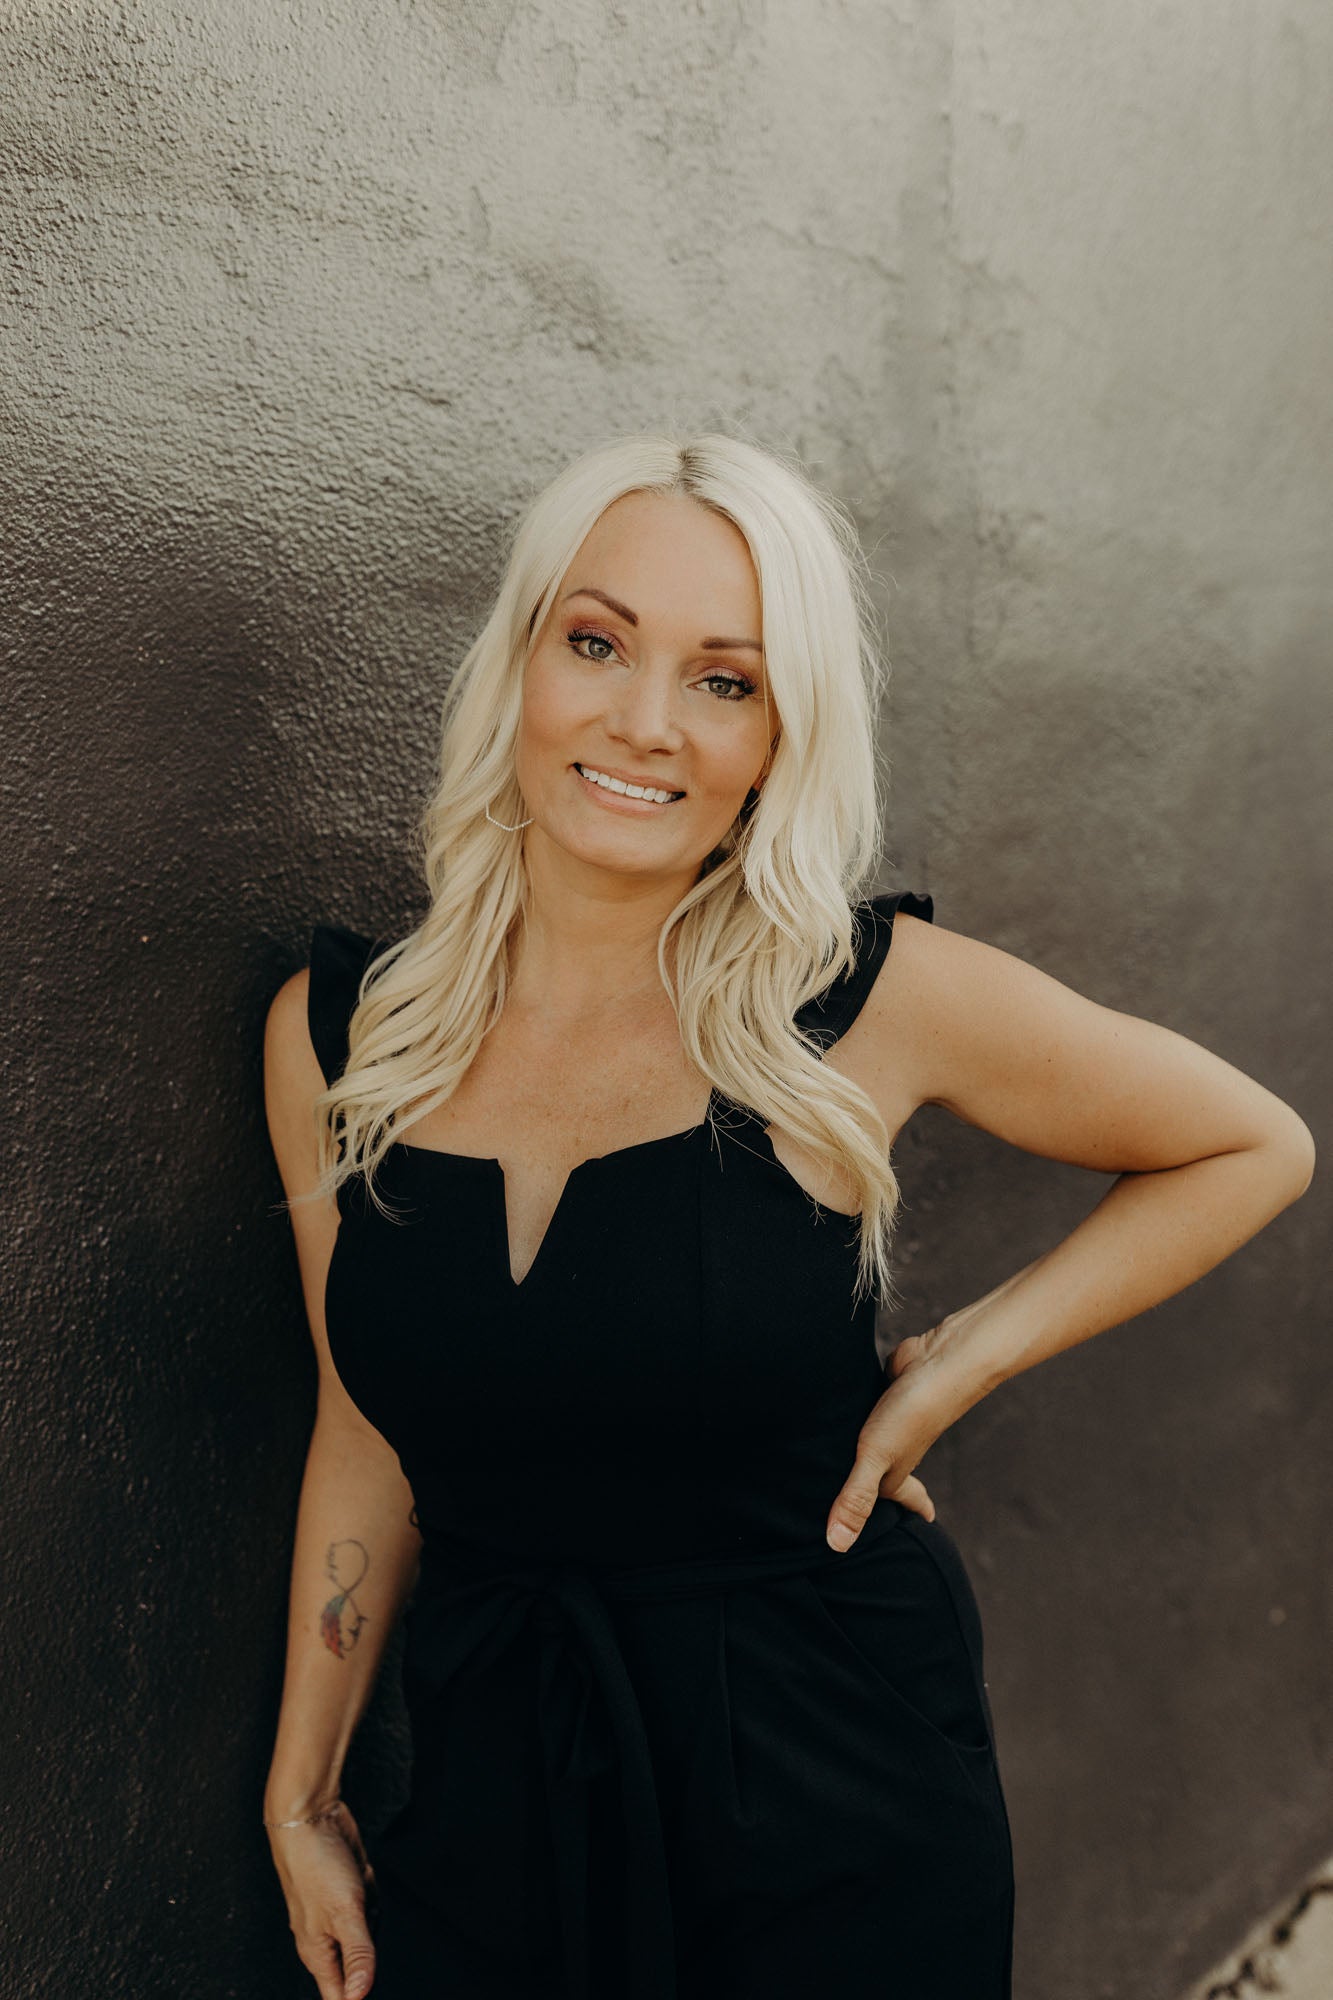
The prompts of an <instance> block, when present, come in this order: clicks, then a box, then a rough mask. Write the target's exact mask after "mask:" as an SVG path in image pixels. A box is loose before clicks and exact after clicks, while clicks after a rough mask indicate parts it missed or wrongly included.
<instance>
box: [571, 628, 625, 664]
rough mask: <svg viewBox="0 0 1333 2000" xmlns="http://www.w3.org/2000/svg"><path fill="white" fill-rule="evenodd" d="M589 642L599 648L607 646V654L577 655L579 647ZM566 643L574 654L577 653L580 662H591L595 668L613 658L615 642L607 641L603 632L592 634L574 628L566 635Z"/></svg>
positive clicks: (591, 632) (592, 632)
mask: <svg viewBox="0 0 1333 2000" xmlns="http://www.w3.org/2000/svg"><path fill="white" fill-rule="evenodd" d="M590 641H595V642H596V644H597V645H599V646H609V647H610V649H611V650H610V652H609V653H579V647H580V646H582V645H585V644H587V643H588V642H590ZM566 643H567V644H568V645H570V646H572V647H573V649H574V651H575V652H576V653H579V658H580V659H581V660H591V661H592V662H593V663H594V665H597V666H600V665H601V664H602V663H603V662H604V661H606V660H609V659H614V658H615V652H616V645H615V640H614V639H608V638H607V636H606V634H605V632H594V631H591V630H584V629H583V628H581V627H576V628H575V630H574V631H572V632H570V633H569V634H567V637H566Z"/></svg>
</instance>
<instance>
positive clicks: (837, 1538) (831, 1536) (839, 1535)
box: [827, 1521, 856, 1555]
mask: <svg viewBox="0 0 1333 2000" xmlns="http://www.w3.org/2000/svg"><path fill="white" fill-rule="evenodd" d="M827 1540H828V1545H829V1547H830V1548H831V1549H836V1550H837V1552H838V1554H839V1555H845V1554H846V1552H847V1550H848V1549H849V1548H850V1547H851V1546H852V1543H853V1542H854V1541H855V1540H856V1536H855V1534H854V1533H853V1531H852V1530H851V1529H850V1528H849V1527H848V1526H847V1523H846V1522H845V1521H835V1522H834V1523H833V1526H832V1527H831V1528H830V1529H829V1531H828V1536H827Z"/></svg>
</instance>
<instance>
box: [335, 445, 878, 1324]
mask: <svg viewBox="0 0 1333 2000" xmlns="http://www.w3.org/2000/svg"><path fill="white" fill-rule="evenodd" d="M632 492H652V493H670V494H688V495H689V496H691V497H692V498H693V499H695V500H697V501H699V502H700V503H701V504H702V505H704V506H706V507H711V508H714V509H715V510H716V511H717V512H718V513H719V514H721V515H723V516H725V517H726V518H727V519H728V520H729V521H731V522H732V523H734V525H735V526H736V527H737V528H739V530H740V532H741V533H742V534H743V535H744V537H745V540H746V542H747V544H748V546H749V550H750V554H751V556H752V558H753V561H754V566H755V570H756V572H757V575H758V580H759V589H760V596H761V603H762V611H763V626H762V638H763V643H764V657H765V663H766V671H767V680H768V686H769V689H770V691H771V697H772V701H773V704H774V706H775V707H776V710H777V717H778V725H779V727H778V735H777V743H776V747H775V749H774V751H773V753H772V762H771V767H770V769H769V771H768V775H767V777H766V779H765V781H764V783H763V785H762V788H761V789H760V792H759V797H758V799H757V801H752V802H747V806H746V807H745V808H743V809H742V811H741V813H740V814H739V815H738V817H737V819H736V821H735V822H734V823H733V825H732V826H731V827H730V828H729V830H728V832H727V834H726V835H725V837H724V838H723V840H722V842H721V844H720V846H718V847H717V848H715V849H714V850H713V852H712V853H711V854H709V855H707V856H706V857H704V859H703V863H702V866H701V869H700V873H699V876H698V878H697V880H696V881H695V883H694V884H693V885H692V887H691V888H690V889H689V890H688V891H687V892H686V894H685V895H684V896H683V897H682V898H681V900H680V901H679V902H678V903H677V904H676V906H675V908H674V909H673V910H672V911H671V913H670V914H669V916H668V917H667V918H666V920H665V922H664V924H663V926H662V929H661V931H660V933H659V936H658V952H657V956H658V970H659V973H660V975H661V978H662V982H663V985H664V987H665V988H666V990H667V992H668V994H669V995H670V996H671V999H672V1004H673V1006H674V1008H675V1012H676V1017H677V1020H678V1022H679V1025H680V1035H681V1041H682V1044H683V1046H684V1049H685V1051H686V1053H687V1055H688V1056H689V1058H690V1060H691V1061H692V1062H693V1063H694V1064H695V1065H696V1066H697V1067H698V1069H699V1070H700V1071H702V1072H703V1074H704V1076H706V1077H707V1078H708V1079H709V1080H710V1081H711V1082H712V1083H713V1084H714V1085H715V1086H716V1087H717V1088H718V1090H719V1091H720V1092H721V1093H722V1095H723V1096H724V1097H726V1098H729V1099H731V1100H732V1101H733V1102H736V1103H739V1104H742V1105H745V1106H747V1107H749V1108H750V1109H752V1110H754V1111H756V1112H759V1113H761V1114H762V1115H763V1118H764V1121H765V1122H766V1123H770V1124H773V1125H775V1126H777V1127H778V1128H780V1129H781V1130H782V1131H783V1132H786V1133H790V1134H791V1136H792V1137H793V1138H794V1139H795V1140H796V1141H798V1142H799V1144H801V1145H802V1146H804V1147H806V1148H808V1150H809V1151H810V1153H812V1154H813V1155H814V1156H815V1158H816V1159H818V1160H820V1161H821V1162H824V1163H826V1164H827V1165H829V1166H831V1167H833V1168H835V1169H840V1170H841V1171H842V1172H843V1173H844V1174H845V1175H846V1176H847V1177H848V1178H849V1180H850V1182H851V1185H852V1188H853V1189H854V1190H855V1192H856V1194H857V1196H858V1204H857V1205H858V1207H859V1210H860V1229H859V1236H860V1249H859V1255H858V1261H857V1274H856V1284H855V1294H854V1296H855V1298H856V1300H857V1301H859V1300H860V1299H861V1298H862V1297H863V1296H865V1295H866V1294H867V1293H868V1292H872V1291H873V1292H875V1293H877V1294H878V1295H879V1296H881V1297H884V1298H886V1299H890V1300H893V1302H894V1303H897V1301H896V1299H895V1298H894V1291H893V1283H892V1277H891V1273H890V1267H889V1248H890V1242H891V1236H892V1229H893V1223H894V1220H895V1216H896V1212H897V1209H898V1206H899V1190H898V1183H897V1179H896V1177H895V1175H894V1172H893V1168H892V1164H891V1162H890V1158H889V1138H888V1132H887V1128H886V1126H885V1123H884V1120H883V1119H882V1118H881V1116H880V1114H879V1112H878V1111H877V1110H876V1108H875V1106H874V1104H873V1103H872V1102H871V1100H870V1098H869V1097H868V1096H867V1095H866V1093H865V1092H864V1091H863V1090H861V1089H860V1088H858V1086H857V1085H855V1084H853V1083H851V1082H850V1081H848V1080H847V1079H846V1078H845V1077H842V1076H839V1075H838V1074H837V1073H836V1072H835V1071H834V1070H833V1069H831V1068H830V1067H828V1066H827V1065H825V1064H824V1063H822V1062H821V1060H820V1048H821V1044H820V1043H819V1042H818V1041H817V1040H816V1039H815V1038H814V1037H812V1036H809V1035H807V1034H805V1033H803V1032H802V1030H801V1029H800V1028H799V1027H798V1026H797V1025H796V1024H795V1022H794V1019H793V1017H794V1015H795V1014H796V1013H797V1011H798V1010H799V1009H800V1008H801V1007H802V1006H803V1005H804V1004H805V1003H806V1002H807V1001H809V1000H811V999H813V998H814V996H815V995H817V994H819V993H821V992H822V991H823V990H824V989H825V987H827V986H828V985H829V984H830V983H831V982H832V981H833V980H834V979H836V978H837V977H838V975H839V974H840V973H842V972H843V971H844V970H846V969H847V968H849V967H850V966H851V964H852V955H853V947H854V943H855V934H854V930H853V918H852V903H853V901H854V900H856V898H857V897H858V895H859V893H860V891H861V885H862V884H863V883H864V882H865V880H866V878H867V877H868V876H869V875H870V873H871V872H872V870H873V868H874V866H875V863H876V860H877V856H878V849H879V839H880V827H881V800H880V796H879V770H878V765H877V753H876V746H875V716H876V710H877V707H878V703H879V700H880V697H881V695H882V693H883V687H884V679H885V674H886V669H885V667H884V664H883V658H882V654H881V652H880V649H879V647H878V645H877V643H876V639H875V634H874V625H875V621H874V616H873V610H872V601H871V597H870V592H869V588H868V579H867V574H866V569H865V561H864V557H863V555H862V553H861V550H860V546H859V542H858V539H857V535H856V530H855V527H854V525H853V523H852V521H851V519H850V517H849V516H847V515H846V514H844V513H843V511H842V510H841V508H840V507H839V505H838V504H837V503H836V502H835V501H834V500H833V499H832V498H830V497H829V496H828V495H826V494H824V493H822V492H820V491H819V490H818V489H817V488H816V487H815V486H813V485H812V484H811V482H810V481H809V479H808V478H807V476H806V475H805V473H804V472H803V471H802V470H801V469H800V467H799V466H798V465H797V464H796V463H794V462H791V461H788V460H787V459H786V458H784V457H782V456H780V455H779V454H777V453H776V452H773V451H772V450H769V449H767V448H764V447H761V446H760V445H758V444H756V443H753V442H750V441H748V440H746V439H744V438H740V437H733V436H727V435H725V434H723V433H721V432H717V431H710V432H708V433H706V434H704V435H702V436H697V437H690V436H676V435H673V434H670V433H669V432H663V433H652V434H644V435H634V436H622V437H616V438H612V439H610V440H608V441H606V442H604V443H602V444H600V445H598V446H596V447H595V448H593V449H592V450H590V451H587V452H585V453H584V454H583V455H582V456H581V457H579V458H578V459H576V460H575V461H574V462H573V463H572V464H571V465H569V466H567V467H566V469H565V470H564V471H563V472H561V473H560V474H559V475H558V476H557V477H556V478H555V479H553V480H552V481H551V483H550V484H549V485H548V486H546V487H545V489H544V490H543V491H542V492H540V493H539V494H538V495H537V497H536V498H535V499H534V500H533V501H532V502H531V503H530V505H529V506H528V508H527V510H526V512H525V513H524V515H523V517H522V519H521V520H520V522H519V524H518V527H517V531H516V533H515V537H514V541H513V545H512V550H511V553H510V556H509V561H508V564H507V566H506V569H505V573H504V578H503V581H502V582H501V585H500V589H499V594H498V596H497V597H496V600H495V603H494V606H493V608H492V610H491V613H490V616H489V617H488V618H487V620H486V623H485V625H484V626H483V628H482V630H481V632H480V633H479V635H478V636H477V638H476V639H475V641H474V642H473V644H472V645H471V647H470V648H469V650H468V652H467V654H466V655H465V657H464V659H463V660H462V662H461V664H460V665H459V667H458V669H457V671H456V673H455V674H454V676H453V678H452V680H451V681H450V683H449V687H448V691H447V693H446V696H445V700H444V708H443V717H442V741H441V751H440V770H439V782H438V784H437V786H436V788H435V791H434V794H433V796H432V797H431V799H430V801H429V804H428V805H427V807H426V809H425V812H424V814H423V818H422V821H421V825H420V840H421V845H422V848H423V860H424V868H425V876H426V882H427V886H428V888H429V892H430V906H429V909H428V911H427V913H426V915H425V917H424V918H423V919H422V921H421V922H420V924H419V925H418V926H417V928H416V929H415V930H413V931H412V932H411V933H410V934H409V935H408V936H407V937H405V938H403V939H402V940H400V941H399V942H398V943H395V944H392V945H390V946H389V947H388V948H386V949H384V950H381V951H380V952H378V953H377V954H376V955H374V956H372V958H371V959H370V961H369V963H368V964H367V967H366V969H365V972H364V974H363V975H362V977H361V979H360V982H359V985H358V991H357V1004H356V1007H355V1010H354V1012H353V1014H352V1017H351V1021H350V1024H349V1050H348V1058H347V1062H346V1065H345V1067H344V1070H343V1073H342V1074H341V1076H339V1077H338V1078H337V1079H336V1081H335V1082H334V1083H333V1084H332V1085H331V1087H330V1088H329V1089H328V1090H326V1091H325V1092H324V1093H323V1094H322V1095H321V1096H320V1097H319V1098H318V1100H317V1102H316V1113H317V1117H318V1119H319V1127H320V1136H319V1169H320V1177H321V1178H320V1186H319V1188H318V1190H317V1191H316V1192H317V1193H323V1194H332V1193H333V1192H334V1190H335V1189H336V1188H337V1187H338V1186H339V1185H340V1184H341V1183H342V1181H344V1180H345V1179H347V1178H348V1177H349V1176H351V1175H353V1174H356V1173H361V1174H363V1175H364V1176H365V1180H366V1186H367V1191H368V1193H369V1195H370V1198H371V1199H372V1200H373V1201H374V1202H375V1204H376V1206H377V1207H378V1208H379V1209H380V1211H381V1212H382V1213H384V1214H385V1215H388V1214H389V1210H388V1209H387V1207H386V1205H385V1203H384V1201H383V1199H382V1197H381V1195H380V1194H379V1192H378V1190H377V1189H376V1188H375V1185H374V1174H375V1169H376V1167H377V1166H378V1164H379V1162H380V1160H381V1159H382V1158H383V1156H384V1154H385V1153H386V1151H387V1150H388V1149H389V1148H390V1147H391V1146H392V1145H393V1144H394V1142H395V1141H396V1140H398V1139H401V1138H402V1137H403V1136H404V1134H405V1133H406V1132H407V1131H408V1130H409V1129H410V1128H411V1126H412V1125H414V1124H415V1123H416V1122H417V1121H418V1120H419V1119H420V1118H423V1117H425V1116H426V1115H427V1114H428V1113H429V1112H430V1111H432V1110H434V1109H435V1108H436V1107H437V1106H439V1105H441V1104H443V1103H444V1102H445V1101H446V1099H447V1098H448V1097H449V1096H450V1095H451V1093H452V1092H453V1091H454V1089H455V1088H456V1086H457V1084H458V1082H459V1080H460V1078H461V1077H462V1076H463V1075H464V1073H465V1072H466V1070H467V1069H468V1066H469V1065H470V1063H471V1062H472V1060H473V1058H474V1056H475V1055H476V1054H477V1051H478V1049H479V1047H480V1045H481V1042H482V1039H483V1037H484V1036H485V1035H486V1033H487V1032H488V1030H489V1029H490V1028H491V1027H492V1026H493V1025H494V1024H495V1022H496V1020H497V1019H498V1018H499V1015H500V1012H501V1010H502V1008H503V1006H504V1001H505V992H506V987H507V983H508V978H509V970H510V965H509V949H508V947H509V940H510V936H511V933H512V932H513V930H514V929H515V927H516V924H517V923H518V922H519V921H520V920H521V915H522V911H523V908H524V902H525V896H526V892H527V876H526V870H525V868H524V864H523V837H522V835H521V834H517V835H516V834H515V833H512V832H504V831H501V829H500V828H499V827H497V826H495V825H493V824H492V823H491V821H490V820H488V819H487V817H486V808H487V806H489V807H490V808H491V810H492V811H493V813H494V815H495V818H496V819H497V820H501V821H504V822H506V823H507V824H509V825H511V826H512V825H515V824H516V823H517V822H518V821H519V820H521V819H522V818H523V817H524V812H523V806H522V800H521V798H520V795H519V792H518V786H517V781H516V778H515V771H514V755H515V741H516V737H517V733H518V727H519V717H520V711H521V707H522V701H523V681H524V671H525V666H526V662H527V658H528V655H529V651H530V647H531V644H532V639H533V635H534V634H535V633H536V632H537V631H538V629H539V628H540V626H541V625H542V623H543V621H544V619H545V618H546V616H547V613H548V611H549V610H550V608H551V606H552V605H553V603H554V601H555V598H556V595H557V593H558V591H559V589H560V586H561V583H562V580H563V579H564V576H565V573H566V571H567V569H568V567H569V565H570V563H571V561H572V560H573V558H574V555H575V553H576V552H577V550H578V548H579V547H580V545H581V544H582V542H583V540H584V538H585V537H586V536H587V534H588V533H589V531H590V530H591V528H592V527H593V525H594V524H595V522H596V521H597V520H598V519H599V518H600V516H601V515H602V514H603V513H604V512H605V511H606V509H607V508H608V507H609V506H610V505H611V504H612V503H613V502H614V501H615V500H617V499H619V498H620V497H621V496H622V495H624V494H627V493H632ZM672 941H673V942H674V946H675V951H674V985H673V977H672V959H671V956H670V955H669V952H668V945H669V942H672ZM408 1111H410V1113H411V1115H410V1116H409V1117H405V1116H404V1115H403V1114H404V1113H406V1112H408Z"/></svg>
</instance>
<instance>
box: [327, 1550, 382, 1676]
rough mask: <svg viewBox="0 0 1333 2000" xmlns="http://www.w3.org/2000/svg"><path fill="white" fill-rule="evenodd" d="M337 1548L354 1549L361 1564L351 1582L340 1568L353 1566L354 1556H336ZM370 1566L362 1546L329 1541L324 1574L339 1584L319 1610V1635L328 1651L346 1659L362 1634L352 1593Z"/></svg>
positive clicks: (360, 1614)
mask: <svg viewBox="0 0 1333 2000" xmlns="http://www.w3.org/2000/svg"><path fill="white" fill-rule="evenodd" d="M340 1549H355V1550H356V1551H357V1553H358V1554H359V1555H360V1558H361V1567H360V1569H358V1570H357V1571H356V1574H355V1576H353V1577H352V1578H351V1580H350V1582H349V1581H348V1580H347V1579H346V1578H345V1577H344V1575H343V1571H344V1569H347V1568H355V1566H356V1556H355V1555H353V1556H350V1557H349V1556H341V1557H340V1556H339V1553H338V1551H339V1550H340ZM369 1568H370V1557H369V1556H368V1555H367V1554H366V1550H365V1545H364V1543H362V1542H357V1541H350V1540H349V1541H345V1542H330V1543H329V1553H328V1556H327V1557H326V1559H325V1563H324V1574H325V1575H326V1576H327V1577H328V1579H329V1581H330V1583H336V1584H337V1586H338V1590H337V1595H336V1596H334V1597H331V1598H330V1599H329V1601H328V1603H327V1604H326V1605H325V1606H324V1609H323V1611H322V1612H321V1613H320V1618H319V1630H320V1636H321V1638H322V1639H323V1641H324V1644H325V1645H326V1646H327V1647H328V1649H329V1651H330V1652H331V1653H333V1654H334V1655H335V1656H336V1657H337V1658H338V1659H340V1660H345V1659H346V1658H347V1655H348V1654H349V1653H350V1652H351V1650H352V1648H353V1646H354V1645H355V1644H356V1642H357V1640H358V1638H359V1637H360V1635H361V1627H362V1626H363V1625H364V1624H365V1623H366V1618H365V1614H364V1613H363V1612H362V1610H361V1607H360V1606H359V1605H358V1603H357V1601H356V1599H355V1598H354V1597H353V1595H352V1592H353V1591H354V1590H355V1589H356V1587H357V1585H358V1584H359V1583H360V1582H361V1581H362V1579H363V1578H364V1576H365V1574H366V1571H367V1570H368V1569H369Z"/></svg>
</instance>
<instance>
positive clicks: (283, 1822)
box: [263, 1799, 343, 1826]
mask: <svg viewBox="0 0 1333 2000" xmlns="http://www.w3.org/2000/svg"><path fill="white" fill-rule="evenodd" d="M342 1805H343V1800H342V1799H335V1800H334V1801H333V1804H332V1805H331V1806H325V1808H324V1810H323V1812H317V1813H311V1814H310V1816H309V1818H308V1819H266V1820H265V1821H264V1822H263V1823H264V1825H265V1826H314V1825H316V1824H317V1823H318V1821H320V1820H322V1819H333V1818H335V1817H336V1815H337V1813H338V1812H339V1810H340V1808H341V1807H342Z"/></svg>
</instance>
